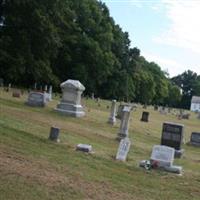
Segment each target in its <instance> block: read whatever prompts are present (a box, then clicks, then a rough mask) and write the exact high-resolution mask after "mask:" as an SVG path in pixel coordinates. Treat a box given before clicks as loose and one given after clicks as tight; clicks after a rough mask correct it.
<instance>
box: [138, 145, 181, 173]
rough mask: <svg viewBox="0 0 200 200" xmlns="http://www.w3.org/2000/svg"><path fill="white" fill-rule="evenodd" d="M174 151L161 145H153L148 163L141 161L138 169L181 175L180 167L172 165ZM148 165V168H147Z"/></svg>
mask: <svg viewBox="0 0 200 200" xmlns="http://www.w3.org/2000/svg"><path fill="white" fill-rule="evenodd" d="M174 154H175V150H174V148H172V147H168V146H163V145H154V146H153V149H152V153H151V158H150V162H149V161H148V160H142V161H141V162H140V164H139V165H140V167H144V168H145V169H148V170H149V169H151V168H154V169H163V170H165V171H168V172H172V173H177V174H181V173H182V167H181V166H175V165H173V162H174ZM147 164H148V167H147Z"/></svg>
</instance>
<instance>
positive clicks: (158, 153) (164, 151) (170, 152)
mask: <svg viewBox="0 0 200 200" xmlns="http://www.w3.org/2000/svg"><path fill="white" fill-rule="evenodd" d="M174 153H175V150H174V148H172V147H168V146H163V145H154V146H153V150H152V153H151V158H150V160H151V162H153V161H157V162H158V167H165V166H168V167H171V166H172V165H173V162H174Z"/></svg>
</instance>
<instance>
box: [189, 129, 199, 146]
mask: <svg viewBox="0 0 200 200" xmlns="http://www.w3.org/2000/svg"><path fill="white" fill-rule="evenodd" d="M190 144H191V145H193V146H198V147H200V132H193V133H192V134H191V137H190Z"/></svg>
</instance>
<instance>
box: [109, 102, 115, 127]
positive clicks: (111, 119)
mask: <svg viewBox="0 0 200 200" xmlns="http://www.w3.org/2000/svg"><path fill="white" fill-rule="evenodd" d="M115 115H116V100H112V105H111V111H110V117H109V119H108V123H109V124H112V125H114V124H115V123H116V118H115Z"/></svg>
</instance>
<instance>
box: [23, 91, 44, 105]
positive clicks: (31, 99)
mask: <svg viewBox="0 0 200 200" xmlns="http://www.w3.org/2000/svg"><path fill="white" fill-rule="evenodd" d="M26 104H27V105H29V106H38V107H44V106H45V105H46V98H45V95H44V93H41V92H30V93H29V95H28V100H27V102H26Z"/></svg>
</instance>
